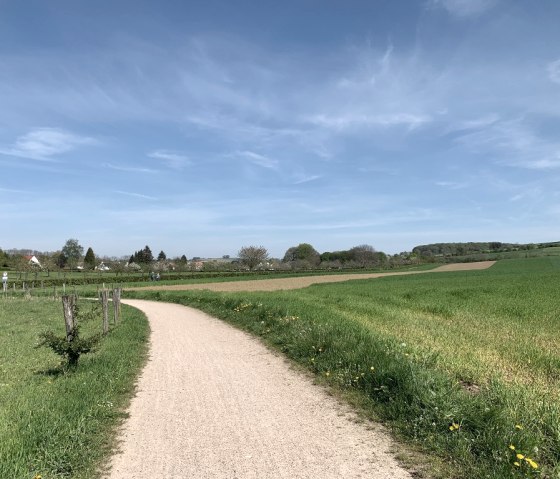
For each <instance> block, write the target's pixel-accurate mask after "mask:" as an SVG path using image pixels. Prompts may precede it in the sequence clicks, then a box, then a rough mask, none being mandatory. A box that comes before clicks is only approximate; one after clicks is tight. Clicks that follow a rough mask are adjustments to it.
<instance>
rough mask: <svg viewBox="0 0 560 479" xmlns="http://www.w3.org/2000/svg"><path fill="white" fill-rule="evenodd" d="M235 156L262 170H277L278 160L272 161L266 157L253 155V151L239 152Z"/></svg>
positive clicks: (257, 154)
mask: <svg viewBox="0 0 560 479" xmlns="http://www.w3.org/2000/svg"><path fill="white" fill-rule="evenodd" d="M236 155H237V156H238V157H240V158H244V159H246V160H249V161H250V162H251V163H253V164H254V165H257V166H260V167H262V168H270V169H273V170H275V169H277V168H278V160H274V159H272V158H269V157H268V156H265V155H261V154H259V153H255V152H253V151H239V152H237V153H236Z"/></svg>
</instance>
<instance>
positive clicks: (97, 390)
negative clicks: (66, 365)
mask: <svg viewBox="0 0 560 479" xmlns="http://www.w3.org/2000/svg"><path fill="white" fill-rule="evenodd" d="M88 303H89V304H88ZM80 307H81V308H82V309H83V310H86V309H87V310H89V309H90V308H91V307H92V305H91V302H87V301H83V302H81V303H80ZM48 329H51V330H53V331H56V332H57V333H59V334H60V335H63V334H64V331H65V327H64V320H63V316H62V306H61V302H60V301H52V300H46V299H36V298H34V299H31V300H23V299H11V298H7V299H6V298H2V297H0V477H2V478H13V479H26V478H29V479H31V478H34V477H39V476H40V477H42V478H43V479H54V478H68V477H72V478H92V477H96V471H97V468H98V467H99V464H100V461H101V460H102V459H103V458H106V456H107V453H108V452H109V451H110V450H111V447H112V446H113V443H112V441H113V440H114V432H115V429H116V426H117V425H118V424H119V423H120V422H121V421H122V418H123V417H124V413H123V411H124V408H125V406H126V405H127V403H128V401H129V399H130V397H131V395H132V392H133V384H134V380H135V378H136V376H137V374H138V372H139V370H140V368H141V366H142V365H143V364H144V361H145V357H146V350H147V338H148V332H149V330H148V324H147V321H146V319H145V317H144V316H143V315H142V314H141V313H139V312H138V311H137V310H134V309H132V308H128V307H125V306H123V319H122V322H121V323H120V324H119V325H118V326H117V327H115V328H113V329H112V330H111V331H110V333H109V334H108V336H107V337H106V338H105V339H104V340H103V341H102V342H101V344H100V345H99V347H98V351H96V352H94V353H90V354H87V355H85V356H83V357H82V358H81V359H80V362H79V364H78V368H77V370H76V371H74V372H68V371H66V372H64V370H63V369H62V368H60V367H59V365H60V362H61V361H60V358H59V356H57V355H55V354H54V353H53V352H52V351H51V350H50V349H47V348H45V347H41V348H35V346H36V344H37V342H38V336H39V334H40V333H41V332H44V331H46V330H48ZM100 329H101V319H99V321H95V323H94V322H93V321H91V322H88V323H84V325H83V329H82V331H83V334H85V335H87V334H89V333H91V332H93V331H96V332H99V331H100Z"/></svg>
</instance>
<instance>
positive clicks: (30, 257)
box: [24, 255, 42, 268]
mask: <svg viewBox="0 0 560 479" xmlns="http://www.w3.org/2000/svg"><path fill="white" fill-rule="evenodd" d="M24 258H25V259H26V260H27V261H28V262H29V264H30V265H31V266H37V267H39V268H42V266H41V263H40V262H39V260H38V259H37V256H35V255H28V256H24Z"/></svg>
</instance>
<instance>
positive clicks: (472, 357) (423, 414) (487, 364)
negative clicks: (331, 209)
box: [128, 257, 560, 479]
mask: <svg viewBox="0 0 560 479" xmlns="http://www.w3.org/2000/svg"><path fill="white" fill-rule="evenodd" d="M559 285H560V258H558V257H550V258H549V257H541V258H535V259H523V260H504V261H501V262H499V263H498V264H496V265H495V266H494V267H493V268H491V269H489V270H486V271H467V272H454V273H438V274H429V273H427V274H424V275H411V276H400V277H388V278H382V279H374V280H361V281H352V282H346V283H338V284H325V285H317V286H313V287H310V288H307V289H303V290H293V291H285V292H271V293H235V294H234V293H228V294H226V293H222V294H218V293H210V292H181V293H176V292H151V293H148V292H131V293H128V294H129V296H131V297H132V296H134V297H146V298H153V299H159V300H166V301H175V302H179V303H184V304H190V305H193V306H195V307H198V308H201V309H204V310H206V311H208V312H210V313H212V314H214V315H216V316H219V317H221V318H224V319H226V320H228V321H231V322H232V323H234V324H235V325H237V326H239V327H241V328H244V329H246V330H249V331H251V332H252V333H254V334H257V335H259V336H261V337H263V338H264V340H265V341H266V342H268V343H269V344H270V345H272V346H273V347H276V348H278V349H280V350H281V351H283V352H284V353H285V354H287V355H288V356H289V357H291V358H292V359H294V360H296V361H297V362H299V363H300V364H303V365H304V366H305V367H307V368H309V369H310V370H311V371H313V372H314V373H315V374H316V375H317V377H318V378H321V380H322V381H325V382H326V383H328V384H330V385H331V386H332V387H333V388H335V389H338V390H340V391H350V392H351V394H352V395H356V394H357V395H359V396H360V398H361V403H362V407H364V408H365V410H366V411H369V414H372V415H375V416H376V417H378V418H381V419H382V420H383V421H385V422H386V424H388V425H389V426H390V427H391V428H392V429H393V430H394V431H395V433H396V434H397V435H398V436H399V437H401V438H403V440H405V441H408V443H409V444H410V445H412V446H413V448H420V450H421V451H422V453H423V454H424V459H423V461H424V462H428V463H433V464H436V463H437V464H438V467H437V468H436V469H437V470H438V471H439V475H440V476H441V477H448V478H449V477H456V478H467V477H468V478H489V479H490V478H492V479H495V478H511V477H520V478H521V477H541V478H558V477H560V402H559V398H560V317H559V316H560V295H559V294H558V292H559ZM517 455H519V456H517Z"/></svg>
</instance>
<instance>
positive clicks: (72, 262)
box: [62, 238, 84, 268]
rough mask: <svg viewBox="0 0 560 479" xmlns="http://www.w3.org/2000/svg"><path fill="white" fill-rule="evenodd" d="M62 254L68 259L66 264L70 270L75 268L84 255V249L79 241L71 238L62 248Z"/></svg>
mask: <svg viewBox="0 0 560 479" xmlns="http://www.w3.org/2000/svg"><path fill="white" fill-rule="evenodd" d="M62 254H63V255H64V256H65V257H66V264H67V265H68V266H70V268H75V267H76V266H77V265H78V262H79V261H80V258H81V257H82V255H83V254H84V247H83V246H81V245H80V243H79V242H78V240H77V239H73V238H70V239H69V240H68V241H66V244H65V245H64V246H63V247H62Z"/></svg>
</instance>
